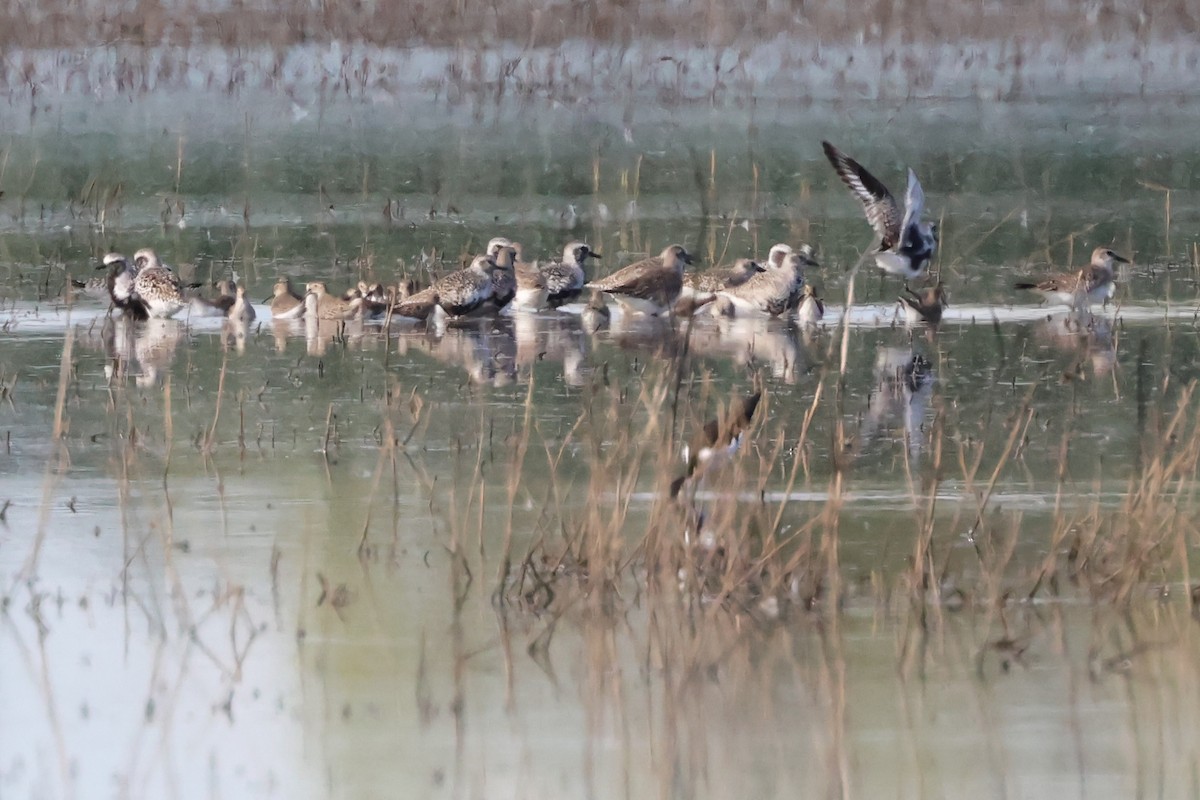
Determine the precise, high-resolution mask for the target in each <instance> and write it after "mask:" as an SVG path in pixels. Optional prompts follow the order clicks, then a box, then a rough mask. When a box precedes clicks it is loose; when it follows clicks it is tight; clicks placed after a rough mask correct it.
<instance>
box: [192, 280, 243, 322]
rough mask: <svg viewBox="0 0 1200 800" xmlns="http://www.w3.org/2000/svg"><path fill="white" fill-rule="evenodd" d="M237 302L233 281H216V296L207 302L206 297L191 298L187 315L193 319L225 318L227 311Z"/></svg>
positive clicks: (227, 314)
mask: <svg viewBox="0 0 1200 800" xmlns="http://www.w3.org/2000/svg"><path fill="white" fill-rule="evenodd" d="M236 301H237V287H236V286H234V283H233V281H231V280H229V279H227V278H226V279H222V280H219V281H217V296H216V297H214V298H213V299H211V300H209V299H208V298H206V297H193V298H192V299H191V301H190V302H189V303H188V314H189V315H190V316H193V317H227V316H229V310H230V309H231V308H233V304H234V303H235V302H236Z"/></svg>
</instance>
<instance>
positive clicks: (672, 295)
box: [585, 244, 693, 315]
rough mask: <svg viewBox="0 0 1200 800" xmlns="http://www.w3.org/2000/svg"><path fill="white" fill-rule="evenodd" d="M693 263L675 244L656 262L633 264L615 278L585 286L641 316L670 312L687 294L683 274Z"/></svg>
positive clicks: (618, 272) (657, 257) (646, 260)
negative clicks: (680, 296) (607, 296)
mask: <svg viewBox="0 0 1200 800" xmlns="http://www.w3.org/2000/svg"><path fill="white" fill-rule="evenodd" d="M691 263H693V259H692V256H691V254H690V253H688V251H687V250H685V249H684V248H683V246H682V245H678V244H673V245H670V246H669V247H667V248H666V249H665V250H663V251H662V254H661V255H659V256H656V257H654V258H647V259H645V260H643V261H638V262H636V263H633V264H630V265H629V266H627V267H624V268H622V269H619V270H617V271H616V272H614V273H613V274H612V275H609V276H608V277H606V278H602V279H601V280H598V281H592V282H591V283H588V284H585V288H588V289H595V290H597V291H601V292H605V293H607V294H608V295H610V296H611V297H612V298H613V299H615V300H616V301H617V302H618V303H620V304H621V305H622V306H623V307H624V308H625V309H626V310H628V311H630V312H632V313H640V314H652V315H657V314H661V313H663V312H664V311H669V310H670V309H671V308H672V307H673V306H674V305H675V301H676V300H678V299H679V295H680V293H681V292H682V291H683V270H684V267H685V266H687V265H688V264H691Z"/></svg>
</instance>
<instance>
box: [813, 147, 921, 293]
mask: <svg viewBox="0 0 1200 800" xmlns="http://www.w3.org/2000/svg"><path fill="white" fill-rule="evenodd" d="M821 147H823V148H824V149H825V157H826V158H828V159H829V163H830V164H832V165H833V169H834V170H835V171H836V172H837V174H838V177H840V178H841V179H842V183H844V184H846V186H848V187H849V188H850V191H851V193H853V194H854V196H855V197H857V198H858V200H859V202H860V203H862V205H863V210H864V211H866V213H867V221H868V222H870V223H871V227H872V228H874V229H875V234H876V235H877V236H878V237H879V247H878V248H876V250H875V253H874V255H875V263H876V264H877V265H878V266H879V268H880V269H882V270H883V271H884V272H887V273H890V274H892V275H899V276H900V277H902V278H904V280H905V281H911V280H916V279H918V278H920V277H922V276H924V275H925V273H926V272H927V271H928V269H929V262H930V260H932V259H933V256H934V253H935V252H937V244H938V232H937V225H935V224H934V223H932V222H922V221H921V212H922V210H923V209H924V207H925V192H924V191H923V190H922V189H921V182H920V181H918V180H917V174H916V173H915V172H913V171H912V169H911V168H910V169H909V170H908V191H906V192H905V194H904V208H903V210H901V208H900V206H899V204H897V202H896V198H894V197H892V193H891V192H889V191H888V188H887V187H886V186H884V185H883V183H881V182H880V181H879V179H878V178H876V177H875V176H874V175H872V174H871V173H870V172H867V170H866V168H865V167H863V166H862V164H859V163H858V162H857V161H855V160H854V159H852V158H850V157H849V156H847V155H846V154H845V153H843V152H842V151H841V150H838V149H837V148H836V147H834V146H833V145H831V144H830V143H829V142H821Z"/></svg>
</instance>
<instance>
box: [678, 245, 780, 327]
mask: <svg viewBox="0 0 1200 800" xmlns="http://www.w3.org/2000/svg"><path fill="white" fill-rule="evenodd" d="M780 246H781V245H775V247H780ZM782 246H783V247H787V245H782ZM788 250H791V248H790V247H788ZM771 252H772V253H774V252H775V251H774V249H772V251H771ZM764 269H765V268H764V267H763V266H762V265H761V264H759V263H758V262H757V261H755V260H754V259H752V258H739V259H738V260H737V261H735V262H733V266H732V267H718V268H717V269H710V270H708V271H706V272H701V273H694V272H689V273H688V274H687V275H684V276H683V289H682V290H681V291H680V293H679V299H678V300H677V301H676V302H675V313H676V314H679V315H680V316H688V315H690V314H694V313H696V311H697V310H699V309H700V308H702V307H703V306H705V305H707V304H708V303H711V302H712V301H713V300H715V299H716V297H717V292H720V291H722V290H724V289H732V288H733V287H735V286H741V285H742V284H743V283H745V282H746V281H748V280H750V279H751V278H753V277H754V276H755V275H757V274H759V273H760V272H763V271H764Z"/></svg>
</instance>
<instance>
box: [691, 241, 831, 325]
mask: <svg viewBox="0 0 1200 800" xmlns="http://www.w3.org/2000/svg"><path fill="white" fill-rule="evenodd" d="M809 263H812V260H811V259H809V258H808V257H807V256H806V255H805V254H803V253H788V254H787V255H786V256H784V258H783V264H782V265H781V266H779V267H775V268H772V269H768V270H766V271H765V272H761V273H759V274H757V275H754V276H753V277H751V278H750V279H749V280H748V281H746V282H745V283H743V284H741V285H740V286H734V287H731V288H729V289H724V290H722V291H720V292H718V293H717V296H718V306H717V307H716V311H715V312H714V313H716V314H718V315H721V316H739V315H743V314H766V315H768V316H772V317H777V316H779V315H780V314H782V313H784V312H785V311H789V310H792V309H795V308H796V307H797V305H799V303H800V296H801V293H802V292H803V290H804V268H805V266H806V265H807V264H809Z"/></svg>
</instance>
